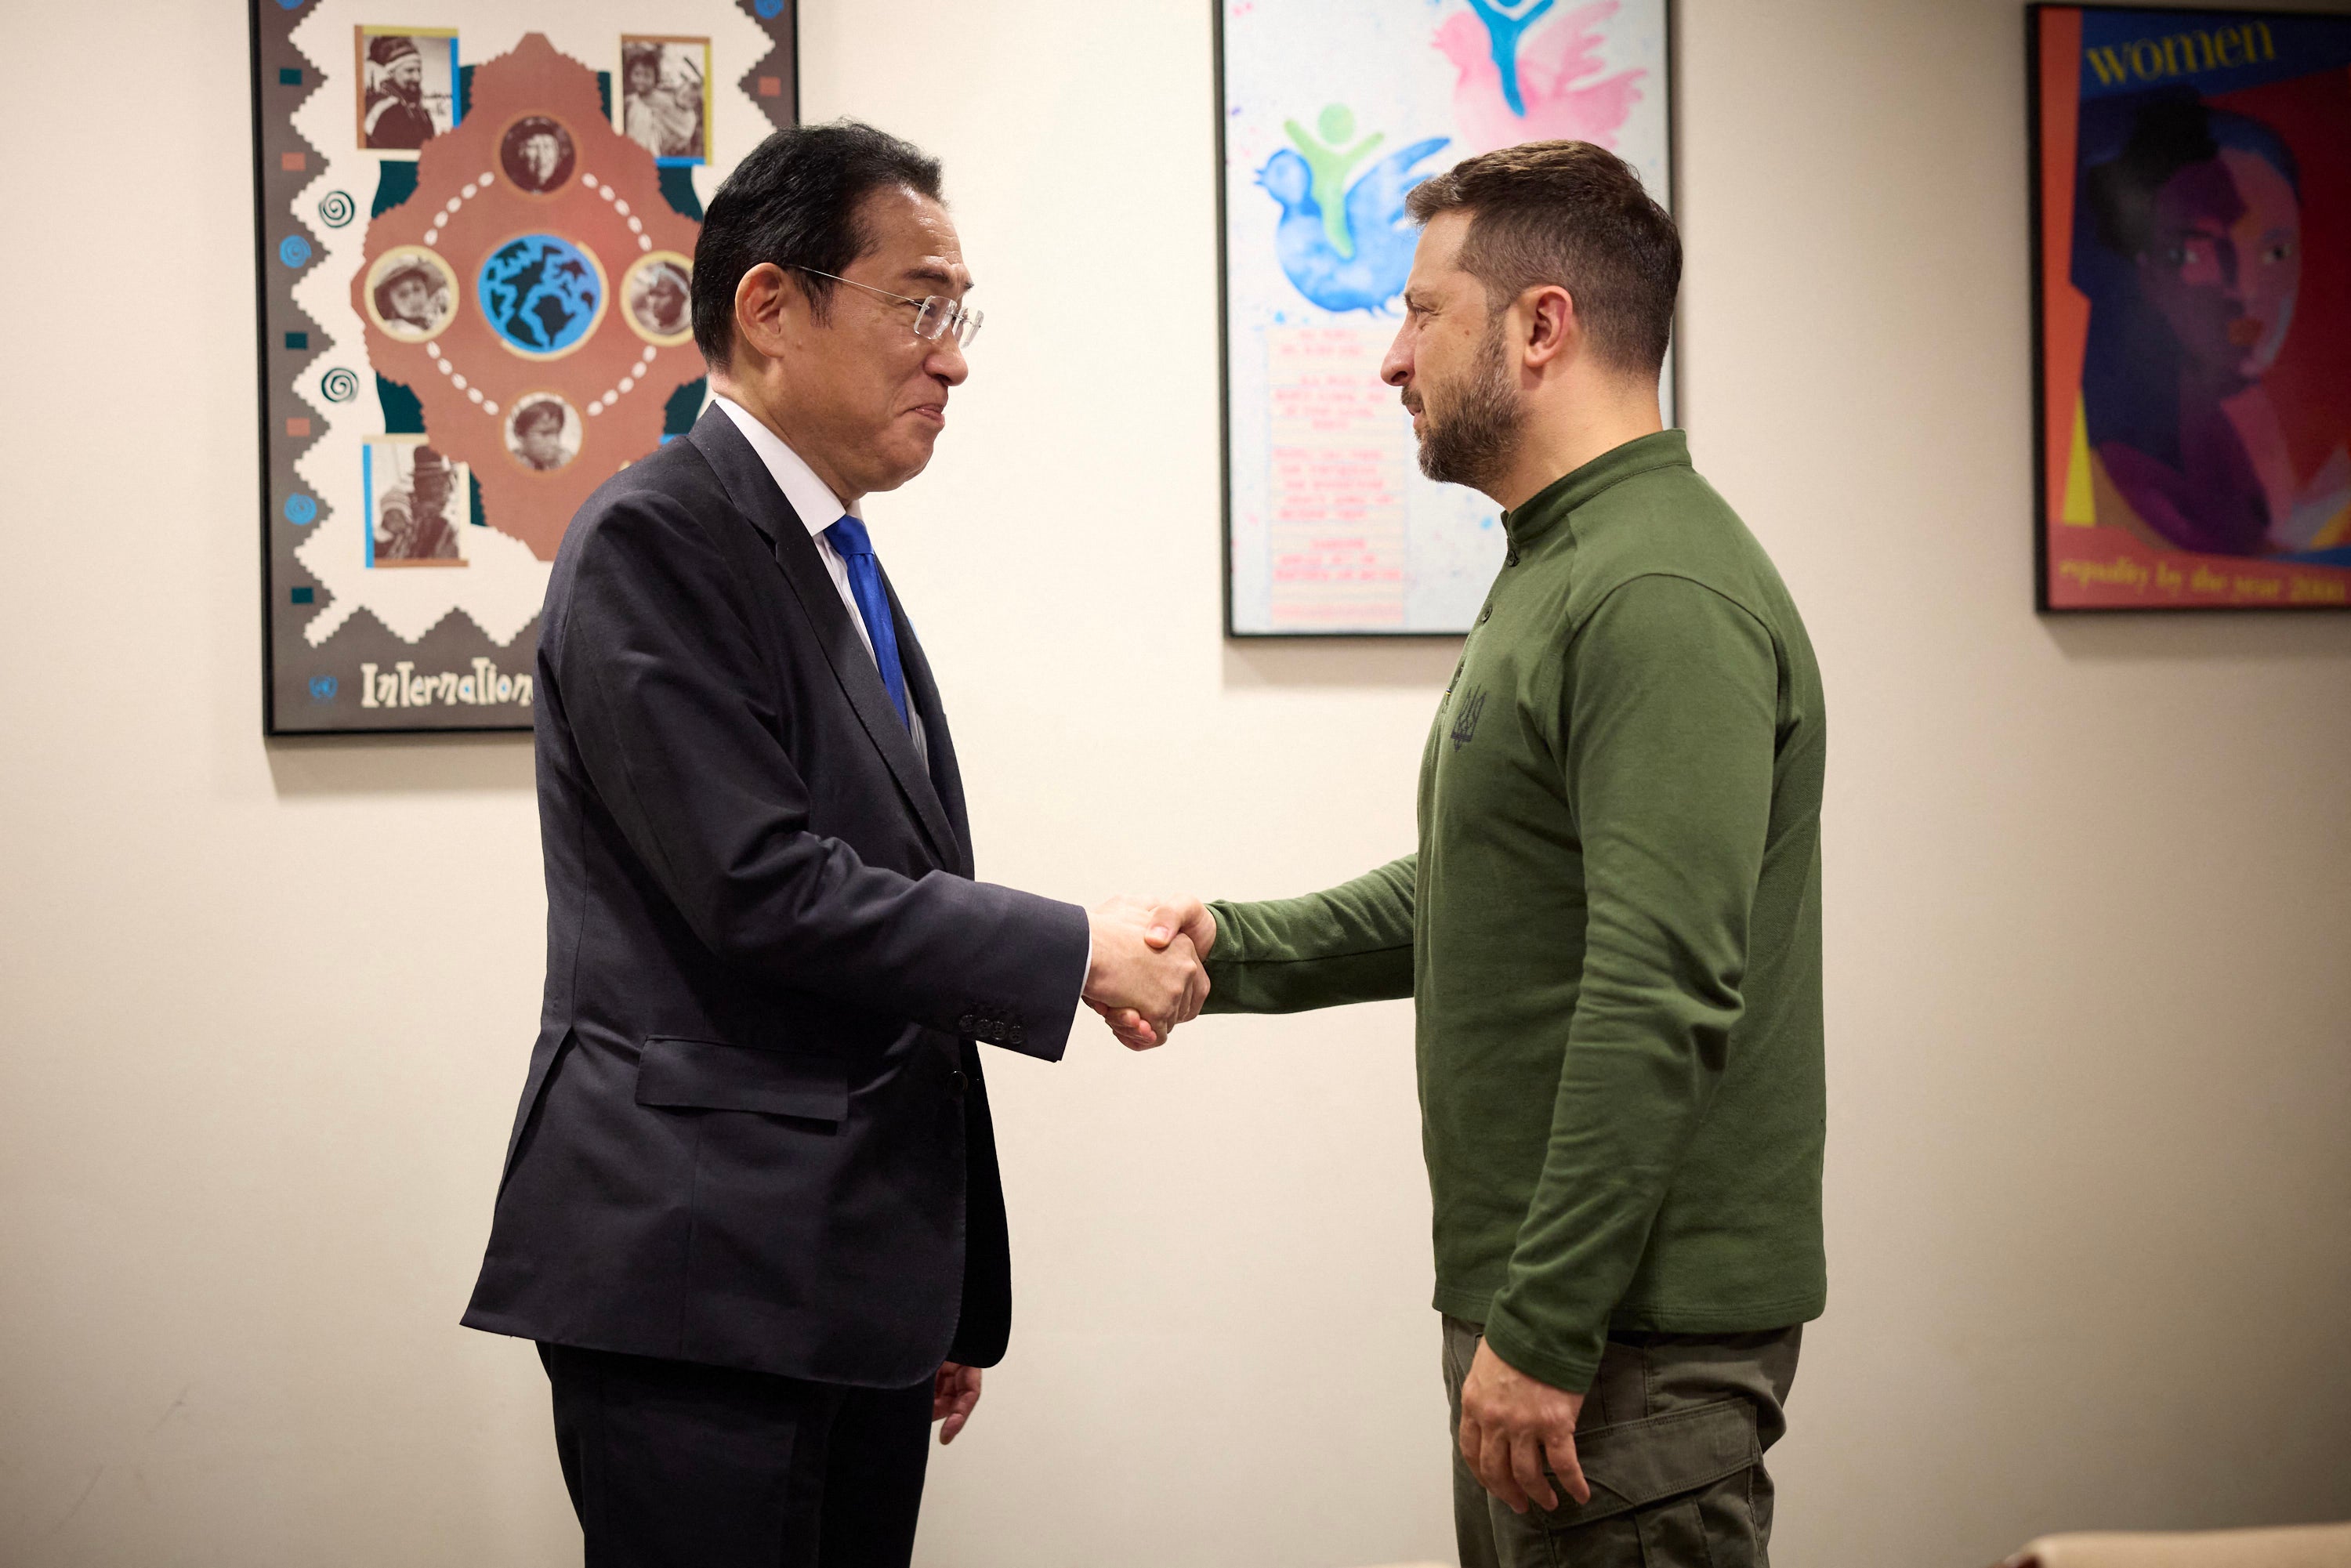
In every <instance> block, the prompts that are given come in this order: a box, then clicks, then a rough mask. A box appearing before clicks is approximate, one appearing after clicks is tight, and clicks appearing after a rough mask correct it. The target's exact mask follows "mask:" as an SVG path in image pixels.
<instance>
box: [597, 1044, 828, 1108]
mask: <svg viewBox="0 0 2351 1568" xmlns="http://www.w3.org/2000/svg"><path fill="white" fill-rule="evenodd" d="M637 1103H638V1104H640V1105H656V1106H660V1107H662V1108H664V1109H667V1110H697V1111H758V1112H761V1113H765V1114H767V1115H770V1116H799V1117H804V1118H806V1119H808V1120H810V1121H816V1122H836V1123H838V1122H843V1121H846V1120H848V1117H849V1075H848V1072H847V1071H846V1070H845V1069H844V1068H843V1066H842V1064H841V1062H840V1061H836V1060H834V1059H832V1058H831V1057H826V1056H820V1055H818V1054H816V1053H814V1052H810V1051H763V1050H761V1049H759V1048H758V1047H756V1046H747V1045H728V1044H726V1043H724V1042H722V1041H719V1040H675V1039H671V1038H669V1037H666V1036H656V1037H654V1038H653V1039H651V1040H646V1041H645V1049H644V1051H643V1054H642V1055H641V1056H639V1058H638V1059H637Z"/></svg>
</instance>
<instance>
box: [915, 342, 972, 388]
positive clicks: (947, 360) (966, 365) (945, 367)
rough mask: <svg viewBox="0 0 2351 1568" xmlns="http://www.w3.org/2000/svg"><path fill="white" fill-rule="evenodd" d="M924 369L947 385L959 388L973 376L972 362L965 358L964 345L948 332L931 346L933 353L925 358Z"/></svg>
mask: <svg viewBox="0 0 2351 1568" xmlns="http://www.w3.org/2000/svg"><path fill="white" fill-rule="evenodd" d="M923 369H924V370H925V371H929V372H930V373H931V374H932V375H935V376H936V377H938V379H939V380H941V381H943V382H946V383H947V385H949V386H951V387H959V386H961V385H963V383H964V379H965V378H966V377H967V376H969V375H970V374H971V361H968V360H967V359H965V358H964V357H963V345H962V344H961V343H958V342H956V335H955V334H954V333H953V332H946V333H943V334H941V335H940V337H939V339H938V340H937V341H936V342H935V343H933V344H932V345H931V351H930V352H929V353H928V354H925V356H924V357H923Z"/></svg>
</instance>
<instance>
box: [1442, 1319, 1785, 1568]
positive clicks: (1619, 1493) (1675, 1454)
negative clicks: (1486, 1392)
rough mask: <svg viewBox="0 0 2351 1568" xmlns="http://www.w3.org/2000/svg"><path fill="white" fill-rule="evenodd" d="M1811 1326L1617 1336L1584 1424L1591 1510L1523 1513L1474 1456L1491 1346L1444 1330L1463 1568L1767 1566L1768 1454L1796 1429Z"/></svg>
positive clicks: (1587, 1402) (1459, 1329) (1581, 1442)
mask: <svg viewBox="0 0 2351 1568" xmlns="http://www.w3.org/2000/svg"><path fill="white" fill-rule="evenodd" d="M1802 1333H1803V1330H1802V1327H1801V1326H1799V1327H1795V1328H1786V1329H1774V1330H1770V1331H1768V1332H1765V1333H1741V1334H1669V1333H1621V1334H1619V1333H1612V1334H1610V1335H1609V1336H1608V1348H1607V1349H1606V1351H1605V1352H1604V1353H1603V1354H1602V1356H1601V1359H1600V1371H1599V1373H1598V1375H1596V1376H1594V1377H1593V1382H1592V1391H1591V1393H1590V1394H1589V1395H1588V1396H1586V1397H1585V1399H1584V1402H1583V1416H1582V1417H1581V1419H1580V1420H1579V1421H1578V1423H1577V1426H1576V1433H1575V1454H1576V1459H1577V1462H1578V1463H1580V1464H1581V1465H1583V1479H1585V1480H1586V1481H1587V1482H1589V1483H1590V1484H1591V1487H1592V1500H1591V1501H1590V1502H1588V1503H1584V1504H1583V1505H1582V1506H1578V1505H1577V1503H1576V1502H1575V1500H1573V1498H1571V1497H1569V1496H1568V1495H1567V1489H1566V1488H1564V1487H1560V1488H1558V1489H1557V1490H1558V1491H1559V1494H1560V1507H1559V1508H1557V1509H1556V1510H1553V1511H1550V1512H1545V1511H1542V1510H1541V1509H1535V1508H1531V1509H1529V1510H1528V1511H1526V1512H1525V1513H1523V1514H1518V1513H1512V1512H1511V1511H1510V1509H1509V1508H1507V1507H1506V1506H1504V1505H1503V1504H1502V1503H1500V1502H1499V1501H1497V1500H1495V1499H1494V1498H1493V1497H1492V1496H1490V1495H1489V1493H1488V1492H1487V1490H1486V1489H1485V1488H1484V1487H1482V1486H1480V1485H1479V1482H1478V1478H1477V1477H1476V1476H1474V1475H1472V1474H1471V1473H1470V1471H1469V1467H1468V1464H1467V1463H1465V1462H1464V1461H1463V1460H1462V1458H1461V1448H1460V1432H1461V1383H1462V1379H1464V1378H1465V1377H1467V1376H1468V1375H1469V1362H1470V1359H1471V1357H1473V1356H1474V1355H1476V1354H1477V1352H1478V1343H1479V1340H1480V1339H1481V1338H1482V1337H1483V1335H1482V1333H1481V1331H1480V1330H1479V1326H1478V1325H1477V1324H1475V1323H1471V1322H1463V1321H1462V1320H1460V1319H1458V1318H1454V1317H1447V1319H1446V1320H1445V1392H1446V1396H1447V1401H1448V1402H1449V1403H1450V1405H1451V1406H1452V1410H1453V1438H1454V1448H1453V1529H1454V1534H1455V1536H1456V1537H1457V1539H1458V1541H1459V1543H1460V1548H1461V1568H1768V1565H1769V1563H1770V1561H1771V1557H1770V1552H1769V1551H1768V1547H1769V1545H1770V1542H1771V1476H1770V1475H1769V1474H1767V1473H1766V1472H1765V1470H1764V1469H1763V1450H1764V1449H1766V1448H1770V1447H1771V1445H1772V1444H1773V1443H1775V1442H1777V1441H1779V1439H1780V1437H1781V1434H1782V1433H1783V1432H1785V1431H1786V1430H1787V1429H1788V1420H1787V1416H1786V1415H1785V1414H1784V1412H1783V1411H1782V1406H1783V1405H1784V1404H1785V1403H1786V1401H1787V1397H1788V1388H1789V1385H1791V1384H1792V1383H1793V1382H1794V1381H1795V1376H1796V1349H1797V1344H1798V1342H1799V1341H1800V1340H1801V1338H1802Z"/></svg>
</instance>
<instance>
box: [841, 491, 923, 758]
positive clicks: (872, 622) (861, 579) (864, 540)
mask: <svg viewBox="0 0 2351 1568" xmlns="http://www.w3.org/2000/svg"><path fill="white" fill-rule="evenodd" d="M824 537H825V538H826V539H827V540H828V541H829V542H830V543H831V546H832V549H833V553H834V554H835V555H838V556H839V557H841V564H842V565H844V566H846V567H848V568H849V591H850V594H851V596H852V597H853V598H854V599H855V600H856V601H857V613H858V614H859V615H861V616H862V617H863V618H864V621H865V634H866V635H867V636H868V637H870V638H872V640H873V662H874V663H875V664H879V665H881V666H882V684H883V685H885V686H887V687H889V688H890V701H891V703H892V705H893V706H895V707H896V708H897V710H898V722H900V723H901V724H905V725H906V727H907V728H908V729H910V730H911V729H912V728H914V726H913V725H912V724H910V723H907V719H906V672H905V671H904V669H903V668H901V667H900V665H899V664H898V626H897V622H894V621H893V620H891V618H890V596H889V595H888V594H886V593H884V592H883V591H882V563H881V562H880V561H878V560H875V559H873V540H872V538H871V537H869V536H868V535H867V534H866V532H865V525H864V523H863V522H862V521H861V520H860V519H858V518H856V517H843V518H841V521H839V522H837V523H835V524H833V525H832V527H831V528H827V529H825V530H824Z"/></svg>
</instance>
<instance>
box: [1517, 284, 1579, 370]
mask: <svg viewBox="0 0 2351 1568" xmlns="http://www.w3.org/2000/svg"><path fill="white" fill-rule="evenodd" d="M1519 304H1520V308H1523V309H1524V310H1525V312H1526V322H1527V326H1526V339H1525V342H1526V350H1525V352H1526V365H1527V369H1529V370H1531V371H1535V370H1541V369H1542V368H1543V367H1544V366H1546V365H1549V364H1551V363H1552V362H1553V361H1561V360H1563V359H1564V358H1566V357H1567V356H1568V355H1570V354H1572V353H1573V352H1574V350H1576V348H1577V347H1578V346H1580V345H1581V344H1582V342H1583V322H1582V321H1581V320H1580V319H1577V316H1576V313H1575V297H1574V296H1573V295H1572V294H1570V293H1569V292H1568V291H1567V290H1566V289H1565V288H1563V287H1561V286H1560V285H1558V284H1556V283H1546V284H1543V285H1541V287H1535V288H1530V289H1528V290H1527V291H1526V293H1524V294H1522V295H1520V297H1519Z"/></svg>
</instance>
